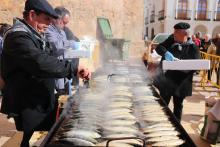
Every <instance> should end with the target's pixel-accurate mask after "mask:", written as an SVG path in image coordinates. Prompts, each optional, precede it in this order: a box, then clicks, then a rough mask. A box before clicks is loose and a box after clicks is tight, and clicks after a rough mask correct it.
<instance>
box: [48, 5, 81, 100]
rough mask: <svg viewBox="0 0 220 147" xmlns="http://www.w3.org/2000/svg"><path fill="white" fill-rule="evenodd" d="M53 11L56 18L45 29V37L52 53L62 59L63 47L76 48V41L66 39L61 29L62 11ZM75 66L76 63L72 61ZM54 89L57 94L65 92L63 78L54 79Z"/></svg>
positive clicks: (57, 9) (56, 9) (62, 26)
mask: <svg viewBox="0 0 220 147" xmlns="http://www.w3.org/2000/svg"><path fill="white" fill-rule="evenodd" d="M55 12H56V14H57V15H58V19H53V20H52V23H51V25H50V26H49V27H48V29H47V30H46V33H45V34H46V39H47V40H48V42H49V43H50V44H51V46H52V48H53V53H54V55H55V56H56V57H58V59H60V60H63V59H64V51H65V49H69V48H72V49H76V48H77V44H76V43H77V42H76V41H75V40H67V37H66V34H65V32H64V31H63V28H64V23H63V19H62V18H63V16H64V12H63V11H62V10H61V9H59V8H55ZM73 64H75V65H76V66H77V65H78V64H77V63H73ZM56 91H57V93H58V94H57V95H58V96H59V95H63V94H66V90H65V78H60V79H57V80H56Z"/></svg>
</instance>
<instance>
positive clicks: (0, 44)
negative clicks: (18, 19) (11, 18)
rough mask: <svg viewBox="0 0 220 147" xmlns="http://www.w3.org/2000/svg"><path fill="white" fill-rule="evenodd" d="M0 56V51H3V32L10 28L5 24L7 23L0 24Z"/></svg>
mask: <svg viewBox="0 0 220 147" xmlns="http://www.w3.org/2000/svg"><path fill="white" fill-rule="evenodd" d="M0 25H1V27H0V54H1V53H2V49H3V36H4V34H5V32H6V31H7V30H8V29H9V28H10V27H11V25H9V24H7V23H3V24H0Z"/></svg>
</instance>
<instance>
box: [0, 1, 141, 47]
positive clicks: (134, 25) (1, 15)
mask: <svg viewBox="0 0 220 147" xmlns="http://www.w3.org/2000/svg"><path fill="white" fill-rule="evenodd" d="M48 1H49V2H50V3H51V4H52V5H53V6H54V7H56V6H65V7H66V8H67V9H68V10H70V12H71V21H70V23H69V24H68V25H69V27H70V28H71V29H72V30H73V31H74V33H75V34H76V35H77V36H78V37H79V38H83V37H84V36H90V37H92V38H94V39H97V18H98V17H105V18H108V19H109V21H110V24H111V28H112V31H113V36H114V38H125V39H128V40H131V41H132V43H131V49H132V44H133V42H134V43H135V44H136V42H141V41H142V32H143V19H144V17H143V7H144V5H143V0H48ZM24 3H25V0H0V23H1V22H7V23H10V24H12V18H13V17H22V15H21V14H22V11H23V8H24ZM141 44H142V43H141ZM135 46H136V45H135ZM140 46H142V45H140Z"/></svg>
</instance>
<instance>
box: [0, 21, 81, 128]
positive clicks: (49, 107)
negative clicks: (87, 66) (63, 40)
mask: <svg viewBox="0 0 220 147" xmlns="http://www.w3.org/2000/svg"><path fill="white" fill-rule="evenodd" d="M45 45H46V43H45V40H44V38H43V37H42V36H41V35H40V34H38V33H37V32H36V31H35V30H34V29H33V28H32V27H31V26H29V25H28V24H26V23H25V22H24V21H23V20H19V21H17V23H16V24H15V25H14V26H13V27H12V29H10V30H9V31H7V32H6V35H5V39H4V46H3V52H2V63H1V65H2V67H1V70H2V76H3V78H4V80H5V84H6V85H5V87H4V89H3V100H2V106H1V112H2V113H5V114H7V115H9V116H13V117H19V118H20V119H22V122H21V123H23V124H22V126H23V127H24V126H25V128H19V126H16V127H17V128H18V129H20V130H21V129H26V130H27V129H36V128H38V130H44V128H41V127H40V126H39V125H40V124H41V123H42V122H43V121H44V120H45V119H46V118H47V117H48V116H49V115H50V113H51V112H52V111H53V110H54V106H55V96H54V78H63V77H69V78H71V77H72V76H73V74H76V73H77V66H76V65H73V64H72V63H70V62H68V61H65V60H63V61H60V60H58V59H57V58H56V57H53V56H50V55H49V52H50V50H49V48H47V46H45Z"/></svg>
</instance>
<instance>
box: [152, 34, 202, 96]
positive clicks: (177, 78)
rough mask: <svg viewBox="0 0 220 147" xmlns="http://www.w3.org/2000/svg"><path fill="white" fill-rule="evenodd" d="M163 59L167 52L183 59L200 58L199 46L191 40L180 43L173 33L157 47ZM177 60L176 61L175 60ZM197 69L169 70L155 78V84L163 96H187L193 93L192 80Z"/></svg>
mask: <svg viewBox="0 0 220 147" xmlns="http://www.w3.org/2000/svg"><path fill="white" fill-rule="evenodd" d="M156 51H157V53H158V54H159V55H161V56H162V60H161V61H163V60H165V56H164V55H165V52H166V51H169V52H171V53H172V54H173V55H174V56H175V57H176V58H179V59H180V60H182V59H199V58H200V53H199V49H198V47H197V46H196V45H195V44H194V43H193V42H192V41H191V40H188V41H187V43H183V44H178V43H176V42H175V41H174V37H173V35H171V36H170V37H169V38H168V39H167V40H165V41H164V42H163V43H161V44H159V45H158V46H157V48H156ZM174 62H175V61H174ZM194 72H195V71H180V70H167V71H166V72H165V73H162V72H161V74H159V76H157V77H156V78H155V82H154V83H155V85H156V86H157V87H158V88H159V90H160V94H161V96H162V97H169V96H173V95H175V96H177V97H182V98H184V97H186V96H190V95H192V80H193V73H194Z"/></svg>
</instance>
